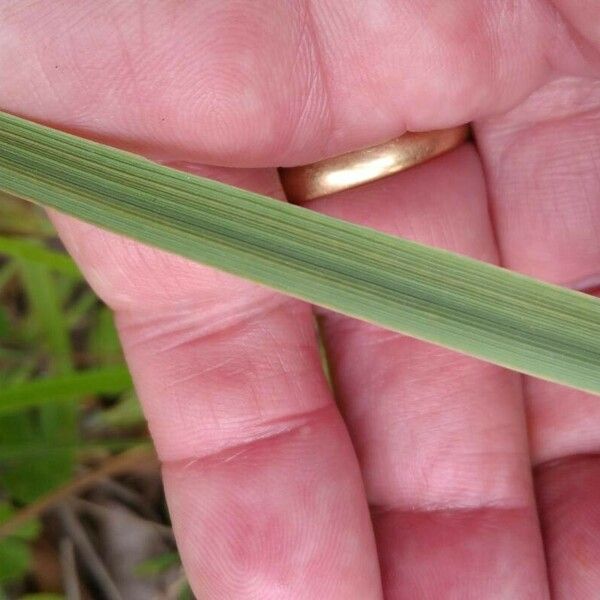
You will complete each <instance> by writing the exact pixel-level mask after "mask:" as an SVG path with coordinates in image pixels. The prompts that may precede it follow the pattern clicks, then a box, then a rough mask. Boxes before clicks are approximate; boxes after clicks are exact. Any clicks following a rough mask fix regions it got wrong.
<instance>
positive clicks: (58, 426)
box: [0, 194, 175, 600]
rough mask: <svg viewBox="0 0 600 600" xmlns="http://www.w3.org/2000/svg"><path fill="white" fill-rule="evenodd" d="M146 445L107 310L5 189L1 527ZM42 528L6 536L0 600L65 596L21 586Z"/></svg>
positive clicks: (34, 525) (48, 231)
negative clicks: (91, 468) (105, 461)
mask: <svg viewBox="0 0 600 600" xmlns="http://www.w3.org/2000/svg"><path fill="white" fill-rule="evenodd" d="M146 444H147V435H146V430H145V424H144V420H143V417H142V413H141V410H140V407H139V404H138V401H137V398H136V397H135V394H134V392H133V390H132V384H131V378H130V376H129V372H128V370H127V367H126V365H125V363H124V359H123V355H122V352H121V348H120V344H119V340H118V337H117V333H116V330H115V326H114V323H113V318H112V314H111V312H110V311H109V310H108V309H107V308H106V307H105V306H104V305H103V304H102V303H101V302H100V301H99V300H98V299H97V298H96V296H95V295H94V293H93V292H92V291H91V290H90V289H89V287H88V286H87V285H86V284H85V282H84V280H83V278H82V276H81V274H80V272H79V270H78V268H77V267H76V265H75V264H74V263H73V261H72V260H71V259H70V257H68V256H67V254H66V253H65V252H64V251H63V250H62V248H61V246H60V244H59V243H58V241H57V239H56V237H55V233H54V231H53V229H52V226H51V225H50V223H49V221H48V220H47V219H46V217H45V216H44V214H43V212H42V211H40V210H38V209H37V208H36V207H33V206H31V205H29V204H27V203H25V202H22V201H21V200H17V199H15V198H12V197H9V196H5V195H2V194H0V526H1V525H2V524H3V523H6V522H8V521H9V520H10V519H11V518H14V517H15V515H17V514H18V513H19V512H20V511H23V510H24V509H26V508H27V506H28V505H29V504H30V503H32V502H35V501H36V500H38V499H39V498H41V497H44V496H46V495H48V494H51V493H52V492H53V491H55V490H57V489H58V488H60V487H61V486H64V485H65V484H68V482H70V481H71V480H72V479H73V478H74V477H76V476H77V475H78V474H80V473H81V470H82V469H81V466H82V465H83V464H84V462H85V461H86V459H87V458H88V457H90V456H91V455H93V456H95V457H98V456H100V457H110V456H111V455H112V454H113V453H114V452H115V450H120V449H128V448H131V447H135V446H137V445H146ZM41 530H42V521H41V520H40V518H35V519H33V520H30V521H29V522H28V523H27V524H25V525H24V526H21V527H19V528H17V529H16V531H15V532H14V533H12V534H11V535H10V536H8V537H6V536H5V537H4V538H0V600H2V599H3V598H13V597H19V598H38V600H42V599H43V598H60V597H61V596H60V595H55V594H43V593H35V594H24V593H21V592H19V591H18V590H24V589H26V586H25V584H24V581H25V576H26V574H27V573H28V571H29V570H30V568H31V566H32V544H33V543H34V542H35V540H36V539H37V538H38V536H39V535H40V531H41ZM168 558H169V560H170V561H173V560H175V559H174V558H173V557H172V556H170V555H169V557H168ZM161 560H163V559H161V558H160V557H158V559H157V561H156V563H157V564H158V565H159V566H160V565H161V564H162V562H161ZM163 562H164V560H163ZM148 568H150V567H148ZM143 571H144V570H143V568H142V572H143ZM15 590H16V591H17V592H15ZM43 591H44V590H40V592H43ZM15 594H16V595H15Z"/></svg>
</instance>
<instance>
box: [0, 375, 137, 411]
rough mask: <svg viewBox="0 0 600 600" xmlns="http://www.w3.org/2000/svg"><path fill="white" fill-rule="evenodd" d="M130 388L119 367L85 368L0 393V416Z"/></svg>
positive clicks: (16, 386) (13, 387) (126, 377)
mask: <svg viewBox="0 0 600 600" xmlns="http://www.w3.org/2000/svg"><path fill="white" fill-rule="evenodd" d="M131 387H132V383H131V377H130V375H129V371H128V370H127V367H125V366H123V365H118V366H114V367H113V366H110V367H102V368H98V369H88V370H86V371H79V372H74V373H68V374H66V375H57V376H55V377H45V378H41V379H35V380H33V381H27V382H24V383H19V384H17V385H11V386H8V387H5V388H4V389H1V390H0V415H1V414H6V413H10V412H15V411H19V410H21V409H23V408H25V407H31V406H46V405H49V404H52V403H54V402H60V401H63V400H65V399H69V398H73V397H83V396H86V395H91V394H96V395H97V394H118V393H121V392H124V391H126V390H128V389H129V388H131Z"/></svg>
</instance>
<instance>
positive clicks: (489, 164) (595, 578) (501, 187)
mask: <svg viewBox="0 0 600 600" xmlns="http://www.w3.org/2000/svg"><path fill="white" fill-rule="evenodd" d="M599 106H600V86H599V85H598V84H597V83H594V82H591V81H585V80H573V79H571V80H563V81H558V82H556V83H555V84H554V85H552V86H549V87H547V88H546V89H544V90H542V91H540V92H539V93H537V94H535V95H534V96H532V98H530V99H529V100H528V102H527V103H525V104H524V105H523V107H521V108H520V109H518V110H516V111H514V112H513V113H511V114H509V115H506V116H504V117H502V118H498V119H496V120H493V121H490V122H487V123H484V124H482V125H481V127H480V128H479V144H480V146H481V148H482V150H483V151H484V155H485V161H486V169H487V172H488V174H489V182H490V190H491V194H492V197H493V211H494V217H495V223H496V231H497V234H498V240H499V244H500V248H501V252H502V258H503V262H504V264H505V265H506V266H508V267H509V268H512V269H516V270H519V271H522V272H524V273H527V274H530V275H533V276H536V277H540V278H543V279H546V280H549V281H552V282H554V283H559V284H563V285H574V286H576V287H579V288H580V289H586V288H587V289H589V290H591V288H593V287H594V286H595V285H597V284H598V280H599V277H600V201H599V198H600V167H599V165H600V109H599ZM525 386H526V387H525V390H526V394H527V400H528V412H529V421H530V431H531V442H532V458H533V461H534V464H536V465H537V470H538V473H539V477H538V493H539V496H540V499H541V503H542V504H541V506H542V521H543V523H544V524H545V527H546V541H547V544H548V557H549V561H550V567H551V573H552V580H553V585H554V587H555V588H556V591H557V597H558V598H563V597H564V598H572V597H585V594H584V595H578V594H577V593H575V592H574V590H583V589H587V587H588V586H591V587H590V588H589V589H592V587H594V586H595V589H598V586H599V585H600V571H599V570H598V569H595V568H592V567H591V566H590V563H588V568H585V569H583V568H582V565H581V561H580V557H581V553H582V552H583V553H585V554H586V555H587V556H589V557H593V556H596V555H597V554H598V553H599V552H600V543H599V542H598V539H600V537H598V533H600V531H599V528H598V523H597V519H595V514H596V512H595V508H593V506H592V502H593V499H594V497H595V496H594V494H595V492H594V490H593V484H594V483H595V482H597V478H598V473H597V469H598V463H597V461H596V460H587V459H582V460H579V459H577V458H568V457H577V456H578V455H584V454H588V453H597V452H598V451H600V429H599V428H598V427H597V423H598V420H599V419H600V404H599V403H598V398H597V397H594V396H591V395H589V394H585V393H583V392H578V391H574V390H569V389H566V388H563V387H561V386H557V385H553V384H550V383H547V382H544V381H540V380H537V379H533V378H526V380H525ZM557 460H559V461H566V464H567V465H573V472H572V473H570V475H569V477H568V478H566V479H565V477H564V475H565V469H566V468H568V467H565V466H564V464H562V463H561V462H558V463H557V462H556V461H557ZM576 481H577V483H575V482H576ZM565 482H569V483H568V485H569V486H573V485H575V486H576V487H578V489H579V491H578V492H577V493H576V494H575V493H574V494H572V495H569V497H567V495H566V494H565V490H566V488H565V487H564V486H565ZM571 489H572V488H571ZM586 494H587V496H586ZM555 519H556V520H555ZM594 536H595V537H594ZM569 590H571V592H569ZM574 593H575V595H573V594H574Z"/></svg>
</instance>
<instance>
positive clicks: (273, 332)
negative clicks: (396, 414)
mask: <svg viewBox="0 0 600 600" xmlns="http://www.w3.org/2000/svg"><path fill="white" fill-rule="evenodd" d="M205 173H206V174H208V175H209V176H212V177H219V178H223V177H225V178H226V179H227V180H228V181H229V182H231V183H234V184H236V185H238V186H246V187H252V188H254V189H258V190H262V191H268V190H272V189H273V188H274V187H275V185H276V174H275V172H274V171H265V172H259V173H244V172H226V171H224V170H216V169H212V170H208V171H207V172H206V171H205ZM55 222H56V224H57V226H58V228H59V229H60V231H61V234H62V237H63V240H64V241H65V244H66V246H67V247H68V249H69V250H70V252H71V253H72V254H73V256H74V257H75V258H76V260H77V261H78V262H79V264H80V265H81V267H82V268H83V270H84V272H85V273H86V275H87V277H88V278H89V280H90V282H91V283H92V284H93V285H94V287H95V288H96V290H97V291H98V293H100V295H101V296H102V297H103V298H104V300H105V301H106V302H107V303H108V304H109V305H110V306H112V307H113V308H114V309H115V310H116V313H117V323H118V326H119V330H120V334H121V338H122V341H123V345H124V349H125V353H126V356H127V359H128V362H129V365H130V367H131V370H132V374H133V377H134V380H135V383H136V388H137V391H138V393H139V396H140V399H141V401H142V404H143V407H144V412H145V414H146V416H147V418H148V422H149V427H150V431H151V433H152V436H153V439H154V442H155V444H156V448H157V451H158V454H159V456H160V458H161V460H162V462H163V474H164V481H165V490H166V495H167V499H168V503H169V507H170V513H171V516H172V521H173V526H174V530H175V534H176V538H177V542H178V547H179V549H180V552H181V556H182V559H183V563H184V565H185V567H186V572H187V575H188V578H189V580H190V582H191V584H192V586H193V588H194V590H195V591H196V593H197V594H198V595H199V596H202V597H209V598H280V597H282V595H284V596H286V597H292V598H310V599H312V598H317V597H326V598H344V599H346V598H378V597H379V596H380V580H379V569H378V563H377V557H376V551H375V546H374V540H373V532H372V527H371V522H370V519H369V512H368V508H367V505H366V501H365V497H364V491H363V486H362V481H361V478H360V471H359V469H358V465H357V461H356V457H355V455H354V452H353V449H352V446H351V444H350V441H349V439H348V435H347V432H346V430H345V427H344V426H343V423H342V421H341V417H340V416H339V413H338V412H337V410H336V407H335V405H334V403H333V402H332V399H331V394H330V391H329V388H328V386H327V383H326V380H325V378H324V375H323V372H322V369H321V363H320V356H319V352H318V348H317V344H316V334H315V327H314V320H313V317H312V312H311V310H310V307H309V306H307V305H305V304H302V303H300V302H298V301H295V300H290V299H288V298H285V297H283V296H281V295H279V294H276V293H274V292H271V291H269V290H265V289H262V288H259V287H258V286H254V285H252V284H249V283H246V282H242V281H241V280H238V279H235V278H234V277H230V276H226V275H223V274H220V273H218V272H215V271H212V270H210V269H208V268H203V267H201V266H199V265H196V264H192V263H190V262H188V261H185V260H183V259H179V258H176V257H174V256H171V255H167V254H165V253H162V252H160V251H157V250H153V249H150V248H148V247H145V246H142V245H140V244H137V243H134V242H131V241H128V240H125V239H124V238H120V237H118V236H116V235H113V234H109V233H106V232H103V231H101V230H98V229H95V228H93V227H91V226H88V225H85V224H82V223H80V222H77V221H74V220H72V219H69V218H66V217H64V216H59V215H55Z"/></svg>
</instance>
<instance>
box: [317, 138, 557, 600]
mask: <svg viewBox="0 0 600 600" xmlns="http://www.w3.org/2000/svg"><path fill="white" fill-rule="evenodd" d="M311 206H312V208H314V209H316V210H320V211H323V212H327V213H329V214H333V215H335V216H337V217H341V218H345V219H349V220H351V221H355V222H359V223H361V224H365V225H368V226H371V227H375V228H378V229H382V230H385V231H388V232H390V233H394V234H398V235H401V236H404V237H409V238H412V239H415V240H418V241H421V242H424V243H428V244H433V245H436V246H441V247H444V248H448V249H451V250H454V251H457V252H460V253H463V254H467V255H470V256H474V257H476V258H479V259H482V260H487V261H491V262H494V261H496V259H497V255H496V248H495V244H494V238H493V234H492V229H491V226H490V221H489V217H488V212H487V199H486V191H485V184H484V181H483V176H482V172H481V167H480V164H479V159H478V157H477V155H476V153H475V151H474V149H473V147H472V146H470V145H466V146H463V147H462V148H460V149H458V150H456V151H454V152H452V153H450V154H448V155H446V156H444V157H441V158H438V159H435V160H433V161H431V162H429V163H427V164H424V165H422V166H419V167H416V168H414V169H412V170H410V171H407V172H405V173H401V174H399V175H397V176H394V177H391V178H388V179H385V180H380V181H378V182H375V183H373V184H370V185H369V186H365V187H363V188H357V189H355V190H352V191H348V192H344V193H340V194H337V195H336V196H332V197H330V198H323V199H321V200H317V201H314V202H313V203H312V204H311ZM324 332H325V340H326V344H327V348H328V355H329V357H330V360H331V365H332V372H333V374H334V383H335V389H336V393H337V394H338V395H339V397H340V398H341V402H342V409H343V412H344V415H345V418H346V421H347V423H348V426H349V429H350V432H351V435H352V439H353V442H354V445H355V448H356V450H357V453H358V456H359V459H360V462H361V466H362V471H363V478H364V480H365V486H366V491H367V496H368V499H369V502H370V504H371V506H372V512H373V521H374V524H375V531H376V536H377V542H378V549H379V554H380V560H381V564H382V575H383V584H384V593H385V594H386V597H389V598H416V597H426V598H441V597H443V598H465V597H469V598H501V597H502V598H503V597H507V595H508V596H509V597H514V598H544V597H546V595H547V588H546V585H547V584H546V575H545V566H544V557H543V550H542V545H541V537H540V532H539V528H538V524H537V517H536V509H535V503H534V498H533V491H532V490H533V486H532V481H531V473H530V463H529V455H528V448H527V436H526V429H525V419H524V412H523V405H522V397H521V389H520V383H519V377H518V376H517V375H516V374H514V373H511V372H508V371H505V370H503V369H500V368H498V367H495V366H492V365H489V364H485V363H482V362H480V361H477V360H474V359H471V358H468V357H464V356H460V355H457V354H455V353H453V352H450V351H447V350H444V349H440V348H436V347H433V346H431V345H429V344H426V343H424V342H420V341H417V340H411V339H408V338H406V337H403V336H400V335H397V334H393V333H390V332H387V331H383V330H381V329H379V328H376V327H373V326H371V325H367V324H365V323H361V322H358V321H355V320H352V319H349V318H346V317H343V316H340V315H334V314H332V313H325V315H324ZM507 573H510V576H507ZM509 579H510V589H509V590H507V588H506V586H507V581H508V580H509Z"/></svg>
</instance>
